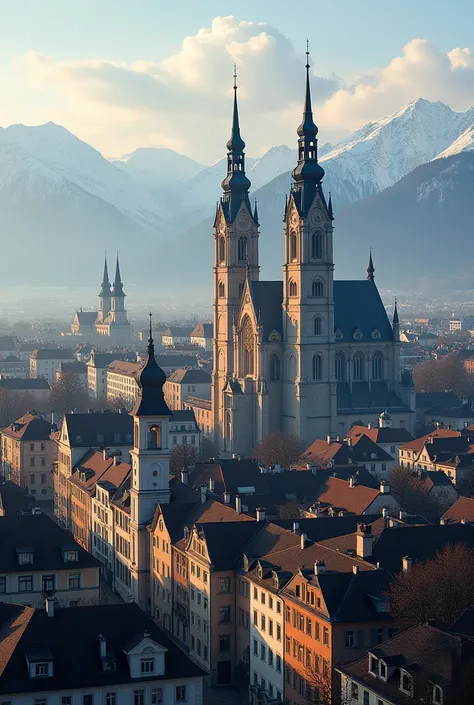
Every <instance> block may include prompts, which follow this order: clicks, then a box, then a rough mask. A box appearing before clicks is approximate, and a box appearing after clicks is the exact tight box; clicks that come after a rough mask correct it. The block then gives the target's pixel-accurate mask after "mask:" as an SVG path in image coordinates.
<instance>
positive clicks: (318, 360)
mask: <svg viewBox="0 0 474 705" xmlns="http://www.w3.org/2000/svg"><path fill="white" fill-rule="evenodd" d="M322 376H323V358H322V356H321V355H313V379H321V378H322Z"/></svg>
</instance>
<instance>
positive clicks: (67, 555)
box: [63, 548, 79, 563]
mask: <svg viewBox="0 0 474 705" xmlns="http://www.w3.org/2000/svg"><path fill="white" fill-rule="evenodd" d="M78 555H79V551H78V550H77V548H66V549H64V550H63V561H64V562H65V563H74V562H75V561H77V560H79V558H78Z"/></svg>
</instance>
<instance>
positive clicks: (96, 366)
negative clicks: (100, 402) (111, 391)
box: [86, 350, 117, 399]
mask: <svg viewBox="0 0 474 705" xmlns="http://www.w3.org/2000/svg"><path fill="white" fill-rule="evenodd" d="M115 360H117V355H116V354H115V353H99V352H97V351H96V350H91V354H90V357H89V359H88V360H87V362H86V367H87V389H88V391H89V396H91V397H93V398H94V399H107V367H108V366H109V365H110V364H112V363H113V362H114V361H115Z"/></svg>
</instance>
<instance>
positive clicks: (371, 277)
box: [367, 248, 375, 282]
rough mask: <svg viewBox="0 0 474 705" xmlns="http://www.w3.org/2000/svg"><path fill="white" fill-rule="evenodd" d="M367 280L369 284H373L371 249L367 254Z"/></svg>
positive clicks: (373, 270)
mask: <svg viewBox="0 0 474 705" xmlns="http://www.w3.org/2000/svg"><path fill="white" fill-rule="evenodd" d="M367 279H368V280H369V282H373V281H374V279H375V267H374V262H373V260H372V248H370V252H369V264H368V265H367Z"/></svg>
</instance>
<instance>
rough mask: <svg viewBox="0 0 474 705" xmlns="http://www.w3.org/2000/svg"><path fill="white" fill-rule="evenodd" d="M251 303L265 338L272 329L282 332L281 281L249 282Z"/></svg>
mask: <svg viewBox="0 0 474 705" xmlns="http://www.w3.org/2000/svg"><path fill="white" fill-rule="evenodd" d="M249 289H250V295H251V297H252V303H253V307H254V310H255V314H256V316H257V320H258V322H259V323H260V325H262V326H263V335H264V338H265V339H268V336H269V335H270V333H271V332H272V331H273V330H276V331H277V332H278V333H279V334H280V335H282V334H283V316H282V311H281V304H282V301H283V282H282V281H274V282H272V281H270V282H265V281H263V282H261V281H258V282H255V281H251V282H249Z"/></svg>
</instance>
